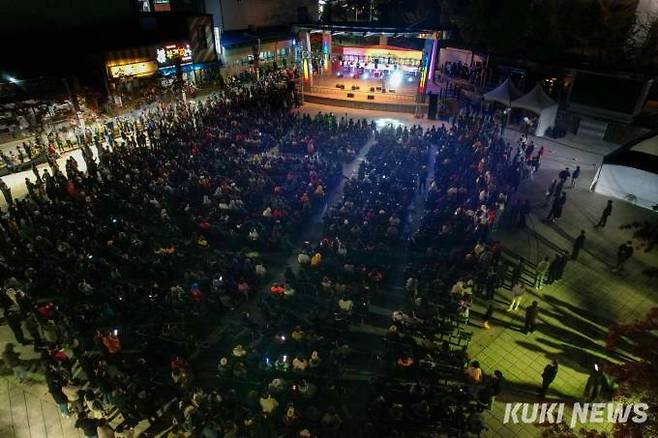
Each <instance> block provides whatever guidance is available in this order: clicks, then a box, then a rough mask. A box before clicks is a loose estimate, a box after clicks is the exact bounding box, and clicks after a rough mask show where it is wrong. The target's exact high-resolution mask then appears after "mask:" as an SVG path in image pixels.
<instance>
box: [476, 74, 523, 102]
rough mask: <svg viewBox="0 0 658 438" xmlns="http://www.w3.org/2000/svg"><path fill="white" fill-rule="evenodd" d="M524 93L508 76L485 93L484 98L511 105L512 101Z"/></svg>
mask: <svg viewBox="0 0 658 438" xmlns="http://www.w3.org/2000/svg"><path fill="white" fill-rule="evenodd" d="M522 94H523V93H521V92H520V91H519V89H518V88H516V86H515V85H514V82H512V80H511V79H510V78H509V77H508V78H507V79H505V81H504V82H503V83H501V84H500V85H499V86H497V87H496V88H494V89H493V90H491V91H489V92H488V93H485V94H484V96H483V97H484V100H490V101H493V102H499V103H502V104H503V105H505V106H511V105H512V102H513V101H514V100H516V99H518V98H519V97H521V95H522Z"/></svg>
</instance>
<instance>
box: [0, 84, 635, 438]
mask: <svg viewBox="0 0 658 438" xmlns="http://www.w3.org/2000/svg"><path fill="white" fill-rule="evenodd" d="M289 79H290V77H289V73H286V72H272V73H270V74H267V75H263V76H261V77H260V78H255V77H251V76H242V77H240V78H235V79H234V80H232V81H227V82H226V84H225V88H224V89H223V90H222V91H221V92H220V93H217V94H214V95H212V96H210V97H209V98H207V99H205V100H200V101H197V102H191V101H183V100H179V101H177V102H173V103H168V104H164V103H161V104H159V105H155V106H153V107H152V108H150V109H148V110H145V111H143V112H141V113H140V114H138V115H135V116H134V117H131V118H124V119H119V120H116V121H113V122H110V123H108V124H106V125H104V126H102V127H100V128H99V129H96V130H93V131H90V132H89V133H88V135H86V136H85V138H83V139H81V145H82V156H83V161H82V162H80V163H79V162H77V161H76V160H75V159H73V158H69V159H68V161H67V162H66V165H65V169H60V168H59V167H58V165H57V163H56V161H55V160H54V159H49V160H48V164H49V168H48V169H47V170H42V171H39V170H38V169H37V168H36V167H33V173H34V177H35V179H34V181H32V180H30V179H26V186H27V191H28V195H27V196H26V197H25V198H23V199H14V198H13V197H12V195H11V191H10V190H9V189H8V188H7V187H5V186H3V187H2V192H3V194H4V196H5V198H6V201H7V205H8V206H7V209H6V211H4V212H3V213H2V216H1V217H0V228H1V230H0V231H1V232H2V238H1V239H0V248H1V251H2V253H1V254H2V257H1V259H0V273H2V278H3V279H6V280H5V282H4V284H3V289H2V292H3V293H2V294H1V295H0V299H1V300H0V301H1V302H0V305H2V307H3V309H4V315H5V318H6V320H7V322H8V323H9V326H10V328H11V330H12V331H13V333H14V335H15V338H16V341H17V342H18V343H21V344H26V345H29V344H32V345H33V346H34V348H35V351H38V352H39V353H40V354H41V360H40V368H41V371H42V372H43V374H44V375H45V379H46V383H47V386H48V389H49V391H50V393H51V395H52V397H53V400H54V402H55V403H56V404H57V405H58V407H59V410H60V412H61V414H62V415H63V416H70V415H75V416H76V426H77V427H79V428H80V429H81V430H82V431H83V433H84V435H85V436H88V437H94V436H97V435H98V436H100V435H102V436H112V434H114V433H117V434H118V433H124V434H129V432H130V430H132V429H133V428H134V427H135V426H137V424H139V423H140V422H143V421H148V422H149V423H150V425H151V427H152V428H153V429H158V428H160V430H162V429H166V428H169V429H170V430H171V432H170V434H171V435H172V436H178V434H187V435H188V436H189V435H192V436H203V437H208V438H212V437H220V436H224V437H261V436H262V437H266V436H277V437H280V436H285V437H291V438H298V437H299V438H311V437H335V436H350V437H360V436H395V437H411V436H423V434H427V435H431V434H432V433H438V432H441V433H447V434H448V435H451V434H452V435H457V434H463V433H472V434H474V435H476V436H477V435H478V434H479V433H480V432H481V431H482V430H483V425H482V422H481V420H480V415H479V414H480V412H482V411H483V410H484V409H487V408H489V409H490V408H491V407H492V405H493V401H494V399H495V397H496V396H497V395H498V394H499V393H500V392H501V390H502V388H503V386H504V376H503V374H502V372H500V371H499V370H494V371H493V372H491V373H487V372H485V371H484V370H483V369H482V367H481V366H480V363H479V362H478V361H477V360H475V359H477V358H469V357H468V355H467V353H466V348H467V346H468V343H469V341H470V338H471V335H472V333H471V332H469V331H468V330H467V325H468V322H469V320H470V319H471V312H470V309H471V306H472V303H473V300H474V297H475V296H481V297H482V298H483V299H485V300H487V301H486V302H487V303H488V309H487V311H486V312H485V314H484V316H483V318H482V325H483V327H484V328H485V329H487V328H489V321H490V320H491V318H492V314H493V312H494V307H493V299H494V298H495V297H496V295H501V294H506V295H504V299H506V300H508V301H509V303H510V305H509V308H508V311H510V312H515V311H517V310H518V309H519V308H520V306H521V305H523V308H525V312H526V317H525V326H524V331H526V332H528V333H532V332H533V331H534V329H535V325H536V320H537V315H538V313H539V307H538V304H537V302H534V303H532V304H531V305H529V304H526V303H525V301H526V297H527V296H528V295H529V290H530V288H531V287H534V288H535V289H536V290H541V288H542V287H543V285H544V284H547V283H551V282H556V281H560V279H561V278H562V274H563V272H564V270H565V267H566V265H567V262H568V260H569V259H571V258H574V259H575V258H576V257H577V256H578V251H580V250H581V249H582V248H583V247H584V245H585V233H584V232H583V233H581V236H582V237H579V238H578V239H576V243H574V248H573V251H572V254H571V255H570V254H569V253H567V252H560V253H559V254H557V255H556V256H555V259H554V260H549V258H548V257H546V258H545V259H543V260H541V261H540V262H539V263H537V265H535V266H534V270H533V266H532V265H530V264H529V263H528V262H526V261H525V260H523V259H517V260H512V261H511V260H510V258H509V257H508V256H507V255H504V254H503V247H502V244H501V243H500V242H498V241H495V240H493V239H492V238H491V233H492V232H493V231H495V230H497V229H498V228H499V227H501V226H503V225H504V226H508V227H519V228H525V227H526V221H527V216H528V215H529V213H530V204H529V201H527V200H521V199H519V197H518V196H516V195H515V193H516V192H517V190H518V188H519V186H520V184H521V182H522V181H523V180H524V179H526V178H530V177H532V175H533V174H534V173H535V172H536V171H537V170H538V169H539V167H540V163H541V158H542V156H543V148H538V149H537V148H536V147H535V145H534V143H532V141H529V140H528V139H527V138H525V136H524V137H522V138H521V139H520V140H519V141H518V143H517V144H516V145H514V146H512V145H510V144H509V143H508V142H506V141H505V139H504V138H503V136H502V130H503V120H502V119H501V118H500V117H497V116H496V115H495V114H494V113H489V112H481V111H470V110H468V109H464V110H462V112H460V114H459V115H458V116H456V117H455V118H454V120H453V123H452V124H451V126H449V127H446V126H441V127H439V128H436V127H432V128H430V129H423V128H421V127H419V126H413V127H410V128H409V127H404V128H403V127H393V126H392V125H389V126H386V127H384V128H380V129H378V128H377V127H376V126H375V125H374V123H368V122H366V121H365V120H357V121H355V120H351V119H348V118H347V117H342V118H337V117H336V116H334V115H333V114H322V113H320V114H318V115H316V116H314V117H312V116H309V115H299V114H297V113H295V112H291V111H290V110H291V108H292V107H293V106H295V105H296V103H297V97H296V96H295V91H294V87H290V82H289ZM364 149H365V150H364ZM359 156H361V157H362V158H363V159H362V160H358V161H355V160H356V158H357V157H359ZM348 163H354V165H355V166H356V163H358V167H357V168H356V171H355V173H354V175H353V176H351V177H350V175H344V168H345V165H346V164H348ZM578 174H579V169H576V171H574V172H570V171H569V170H568V169H566V170H565V171H563V172H560V175H559V176H558V178H556V180H555V181H554V183H553V184H552V185H551V187H549V190H548V191H547V194H546V206H547V207H548V206H549V205H550V208H549V213H548V218H547V220H556V219H559V217H560V215H561V208H562V206H563V205H564V202H566V194H565V192H564V189H565V188H566V186H571V187H574V186H575V184H576V183H577V178H578ZM346 176H347V177H349V178H346ZM334 191H337V194H338V197H337V201H336V202H332V203H331V204H329V203H328V198H329V197H330V194H332V193H334ZM512 198H513V201H510V199H512ZM610 208H611V207H610ZM323 212H326V213H325V214H324V216H323V223H322V226H321V227H320V228H321V230H317V232H315V233H311V234H310V235H311V236H312V237H311V238H310V239H309V240H308V241H303V240H302V241H300V238H301V237H302V236H301V233H300V230H301V229H302V226H303V225H304V224H309V223H310V224H311V225H313V224H312V222H313V217H314V216H315V215H316V213H323ZM610 214H611V211H609V212H608V213H607V215H606V216H605V219H607V216H609V215H610ZM415 215H417V217H415ZM604 215H605V211H604ZM602 221H603V223H602V225H601V224H599V226H605V220H604V219H603V218H602ZM624 254H626V253H624ZM284 260H285V261H284ZM622 266H623V265H622ZM398 283H401V284H403V287H402V290H403V291H404V293H402V294H400V296H399V297H398V298H391V297H390V296H389V293H387V292H386V289H390V288H395V287H396V286H397V285H398ZM506 290H509V293H508V292H506ZM390 306H395V308H396V310H395V311H393V312H392V314H391V315H388V314H386V315H382V312H381V309H382V308H385V307H390ZM373 307H374V308H375V309H373ZM382 325H383V327H384V328H383V330H377V328H380V327H381V326H382ZM372 326H375V329H373V328H372ZM26 332H27V333H26ZM3 359H4V363H5V365H6V366H7V367H9V368H10V369H11V371H12V372H13V373H14V375H15V377H16V378H17V379H19V380H20V381H25V380H29V378H30V376H29V374H30V370H33V366H32V365H33V364H31V363H28V361H26V360H23V359H22V358H21V356H20V354H19V353H17V352H16V350H15V348H14V345H13V344H8V345H7V346H6V348H5V350H4V353H3ZM556 370H557V363H556V364H555V373H556V372H557V371H556ZM555 373H553V374H551V373H550V372H548V373H547V376H548V378H546V379H545V387H544V388H543V390H544V391H545V390H546V389H547V388H548V385H549V384H550V381H552V379H554V378H555ZM551 376H552V378H550V377H551ZM546 382H548V383H546ZM117 419H119V420H117Z"/></svg>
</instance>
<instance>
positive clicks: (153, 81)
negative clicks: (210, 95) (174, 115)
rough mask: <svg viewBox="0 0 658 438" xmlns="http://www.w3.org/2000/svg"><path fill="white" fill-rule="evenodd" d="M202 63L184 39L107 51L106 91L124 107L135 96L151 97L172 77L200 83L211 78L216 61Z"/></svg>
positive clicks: (168, 83)
mask: <svg viewBox="0 0 658 438" xmlns="http://www.w3.org/2000/svg"><path fill="white" fill-rule="evenodd" d="M205 59H206V58H205V57H204V58H203V60H202V61H201V62H199V61H198V60H197V59H195V53H194V50H193V48H192V46H191V45H190V43H188V42H186V41H182V42H176V43H170V44H158V45H154V46H148V47H141V48H135V49H129V50H123V51H115V52H109V53H107V54H106V64H105V66H106V70H107V78H108V84H107V85H108V87H107V88H108V92H109V94H110V95H111V97H112V100H113V102H114V104H116V105H118V106H123V105H124V104H127V103H128V102H129V101H133V100H135V99H144V98H146V99H147V100H148V99H153V98H155V97H156V95H157V93H158V92H159V91H160V90H161V89H163V88H168V87H169V86H171V84H172V83H173V81H174V79H176V78H177V77H179V76H180V79H181V80H182V81H183V82H184V83H185V84H188V85H193V86H197V87H198V86H200V85H202V84H204V83H205V82H207V81H209V80H211V79H212V78H213V77H214V76H213V72H214V71H216V70H217V69H218V67H219V63H218V62H216V61H214V60H211V61H210V62H207V61H205Z"/></svg>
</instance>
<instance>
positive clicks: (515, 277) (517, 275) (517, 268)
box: [512, 257, 525, 286]
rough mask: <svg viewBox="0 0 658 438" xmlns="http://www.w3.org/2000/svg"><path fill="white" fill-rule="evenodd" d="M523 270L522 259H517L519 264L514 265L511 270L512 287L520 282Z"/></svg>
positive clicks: (523, 262) (523, 263) (523, 261)
mask: <svg viewBox="0 0 658 438" xmlns="http://www.w3.org/2000/svg"><path fill="white" fill-rule="evenodd" d="M524 269H525V260H524V259H523V257H521V258H520V259H519V262H518V263H517V264H516V265H514V269H513V270H512V286H514V285H515V284H518V283H520V282H521V276H522V275H523V271H524Z"/></svg>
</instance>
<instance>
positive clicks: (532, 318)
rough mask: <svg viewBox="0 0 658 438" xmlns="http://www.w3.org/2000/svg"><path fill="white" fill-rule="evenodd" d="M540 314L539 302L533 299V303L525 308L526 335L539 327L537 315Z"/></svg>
mask: <svg viewBox="0 0 658 438" xmlns="http://www.w3.org/2000/svg"><path fill="white" fill-rule="evenodd" d="M538 316H539V303H538V302H537V301H533V302H532V304H531V305H530V306H528V307H526V309H525V326H524V327H523V333H525V334H526V335H527V334H528V333H532V332H534V331H535V328H537V317H538Z"/></svg>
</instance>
